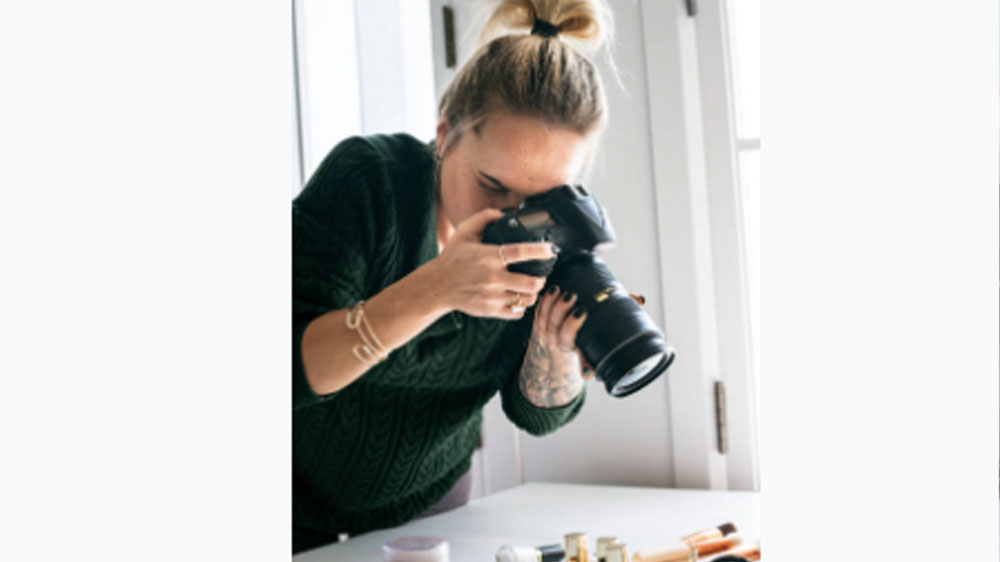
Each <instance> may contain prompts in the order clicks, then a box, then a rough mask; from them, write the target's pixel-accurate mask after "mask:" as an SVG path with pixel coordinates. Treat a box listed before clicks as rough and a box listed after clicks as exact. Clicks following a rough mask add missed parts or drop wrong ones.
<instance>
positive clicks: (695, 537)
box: [681, 523, 736, 545]
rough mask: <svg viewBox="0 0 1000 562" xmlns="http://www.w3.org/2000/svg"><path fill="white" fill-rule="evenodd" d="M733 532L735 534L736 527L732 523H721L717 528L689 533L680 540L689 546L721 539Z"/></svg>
mask: <svg viewBox="0 0 1000 562" xmlns="http://www.w3.org/2000/svg"><path fill="white" fill-rule="evenodd" d="M735 532H736V525H733V524H732V523H723V524H722V525H719V526H718V527H713V528H711V529H705V530H704V531H698V532H696V533H691V534H690V535H687V536H685V537H681V540H682V541H684V542H686V543H688V544H690V545H694V544H696V543H699V542H702V541H707V540H712V539H721V538H722V537H724V536H726V535H730V534H732V533H735Z"/></svg>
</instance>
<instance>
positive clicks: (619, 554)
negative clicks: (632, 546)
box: [604, 543, 628, 562]
mask: <svg viewBox="0 0 1000 562" xmlns="http://www.w3.org/2000/svg"><path fill="white" fill-rule="evenodd" d="M604 557H605V558H606V559H607V562H628V548H626V547H625V545H623V544H620V543H614V544H611V545H608V547H607V549H606V550H605V552H604Z"/></svg>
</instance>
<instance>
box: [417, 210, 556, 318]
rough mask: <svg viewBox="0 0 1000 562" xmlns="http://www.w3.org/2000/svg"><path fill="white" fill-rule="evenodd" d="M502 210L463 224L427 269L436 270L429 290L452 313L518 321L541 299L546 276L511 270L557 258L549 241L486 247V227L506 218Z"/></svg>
mask: <svg viewBox="0 0 1000 562" xmlns="http://www.w3.org/2000/svg"><path fill="white" fill-rule="evenodd" d="M502 216H503V213H502V212H501V211H498V210H496V209H485V210H483V211H480V212H478V213H476V214H475V215H472V216H471V217H469V218H468V219H466V220H465V221H464V222H462V223H461V224H459V225H458V228H457V229H456V230H455V233H454V234H453V235H452V238H451V240H449V241H448V244H447V245H446V246H445V247H444V250H443V251H442V252H441V254H440V255H439V256H437V257H436V258H434V259H433V260H431V261H430V262H429V263H428V264H427V265H428V266H430V267H431V269H432V273H433V274H432V275H431V276H430V282H429V286H428V288H427V289H428V291H429V292H430V293H431V294H432V295H433V296H434V297H435V298H438V299H440V302H443V303H444V305H445V307H446V308H447V309H448V310H460V311H462V312H464V313H466V314H468V315H470V316H479V317H493V318H503V319H506V320H517V319H519V318H521V317H522V316H524V311H525V309H527V308H528V307H530V306H532V305H533V304H535V302H536V301H537V300H538V292H539V291H541V290H542V287H544V286H545V278H544V277H534V276H531V275H525V274H521V273H512V272H510V271H507V265H508V264H511V263H517V262H522V261H530V260H548V259H552V258H554V257H556V254H555V252H554V251H553V250H552V245H551V244H549V243H547V242H530V243H520V244H504V245H503V246H498V245H496V244H483V243H482V237H483V230H484V229H485V228H486V225H488V224H489V223H491V222H493V221H495V220H497V219H498V218H500V217H502Z"/></svg>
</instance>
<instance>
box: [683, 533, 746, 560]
mask: <svg viewBox="0 0 1000 562" xmlns="http://www.w3.org/2000/svg"><path fill="white" fill-rule="evenodd" d="M742 543H743V537H741V536H739V535H737V534H731V535H726V536H724V537H720V538H717V539H709V540H706V541H701V542H698V543H695V544H693V545H691V547H692V548H694V550H695V552H697V553H698V558H701V557H703V556H708V555H709V554H716V553H719V552H724V551H726V550H729V549H732V548H735V547H737V546H739V545H740V544H742Z"/></svg>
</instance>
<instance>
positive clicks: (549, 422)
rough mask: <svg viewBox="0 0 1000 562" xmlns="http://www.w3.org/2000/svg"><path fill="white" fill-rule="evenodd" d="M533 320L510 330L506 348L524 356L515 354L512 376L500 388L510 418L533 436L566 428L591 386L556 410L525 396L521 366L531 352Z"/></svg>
mask: <svg viewBox="0 0 1000 562" xmlns="http://www.w3.org/2000/svg"><path fill="white" fill-rule="evenodd" d="M532 319H533V315H525V317H524V318H523V319H522V320H520V321H519V322H517V323H516V324H515V325H513V326H512V327H511V329H510V330H509V331H508V334H507V339H506V343H505V347H506V348H507V349H508V350H510V349H516V350H518V351H520V353H516V354H513V356H515V357H516V358H517V361H515V362H514V364H513V365H510V366H509V367H508V372H510V376H508V377H507V380H506V381H505V382H504V384H503V386H502V387H501V388H500V397H501V404H502V406H503V411H504V414H506V416H507V419H509V420H510V421H511V422H513V423H514V425H516V426H517V427H519V428H521V429H523V430H524V431H527V432H528V433H529V434H531V435H537V436H541V435H546V434H548V433H552V432H553V431H555V430H557V429H559V428H560V427H562V426H564V425H566V424H567V423H569V422H570V421H572V420H573V418H575V417H576V416H577V414H579V413H580V410H581V409H582V408H583V403H584V400H585V399H586V394H587V387H586V386H584V387H583V388H582V389H581V390H580V394H578V395H577V396H576V397H575V398H573V399H572V400H570V402H569V403H568V404H566V405H564V406H559V407H556V408H543V407H540V406H536V405H534V404H532V403H531V402H530V401H529V400H528V399H527V398H525V396H524V394H522V393H521V386H520V385H519V384H518V378H519V377H520V376H521V363H522V362H523V361H524V353H525V352H526V351H527V342H528V335H529V334H530V331H531V325H532V321H533V320H532Z"/></svg>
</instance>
